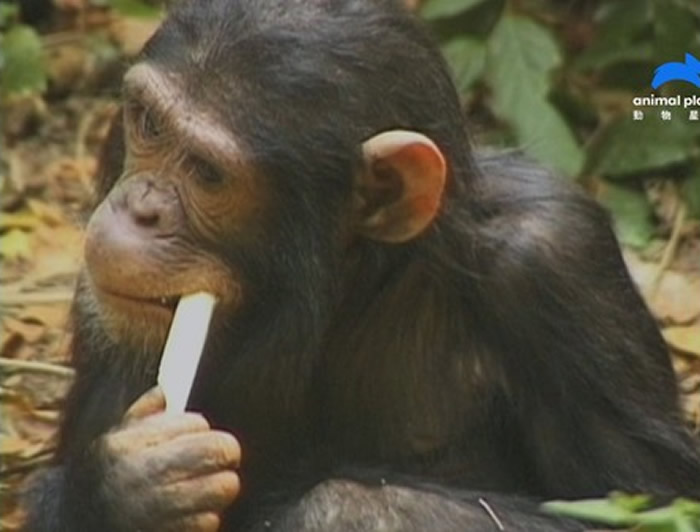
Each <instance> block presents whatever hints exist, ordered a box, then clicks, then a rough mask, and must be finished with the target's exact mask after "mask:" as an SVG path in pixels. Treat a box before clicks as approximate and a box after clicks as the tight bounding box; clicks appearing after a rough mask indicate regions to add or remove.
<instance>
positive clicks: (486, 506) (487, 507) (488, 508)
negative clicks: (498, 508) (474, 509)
mask: <svg viewBox="0 0 700 532" xmlns="http://www.w3.org/2000/svg"><path fill="white" fill-rule="evenodd" d="M479 504H480V505H481V507H482V508H483V509H484V510H486V513H487V514H489V517H490V518H491V519H492V520H493V522H494V523H495V524H496V528H498V530H505V529H506V527H504V526H503V523H502V522H501V520H500V519H499V518H498V516H497V515H496V512H494V511H493V509H492V508H491V506H490V505H489V503H487V502H486V499H484V498H483V497H479Z"/></svg>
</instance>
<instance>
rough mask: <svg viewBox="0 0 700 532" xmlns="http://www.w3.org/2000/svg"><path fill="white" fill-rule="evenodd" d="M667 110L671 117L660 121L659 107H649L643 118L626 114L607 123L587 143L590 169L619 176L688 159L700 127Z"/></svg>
mask: <svg viewBox="0 0 700 532" xmlns="http://www.w3.org/2000/svg"><path fill="white" fill-rule="evenodd" d="M671 112H672V113H674V116H673V118H672V119H671V120H661V118H660V116H659V109H658V108H657V109H654V108H652V109H647V110H645V116H644V119H643V120H633V119H632V117H631V116H627V117H624V118H621V119H619V120H617V121H614V122H611V123H610V124H608V125H607V126H606V127H605V129H604V130H603V132H602V133H601V134H600V135H599V136H598V138H597V139H596V140H595V141H594V142H593V143H592V144H591V146H590V149H589V160H588V165H587V166H588V168H589V170H590V172H592V173H597V174H603V175H607V176H610V177H611V178H622V177H624V176H631V175H633V174H635V173H639V172H642V171H647V170H651V169H654V168H663V167H665V166H669V165H673V164H679V163H684V162H686V161H688V160H689V158H690V157H691V155H692V153H693V150H694V145H695V140H696V139H697V137H698V136H700V128H698V127H697V124H695V123H692V122H689V121H687V120H685V119H683V118H684V117H683V116H680V115H679V113H680V112H681V111H680V110H678V109H673V110H671Z"/></svg>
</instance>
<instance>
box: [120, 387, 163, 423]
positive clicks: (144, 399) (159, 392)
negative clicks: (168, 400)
mask: <svg viewBox="0 0 700 532" xmlns="http://www.w3.org/2000/svg"><path fill="white" fill-rule="evenodd" d="M163 410H165V395H164V394H163V389H162V388H161V387H160V386H154V387H153V388H151V389H150V390H148V391H147V392H146V393H144V394H143V395H142V396H141V397H139V398H138V399H137V400H136V401H134V402H133V403H132V404H131V406H130V407H129V409H128V410H127V411H126V414H124V420H125V421H129V420H132V419H140V418H143V417H146V416H150V415H151V414H156V413H158V412H162V411H163Z"/></svg>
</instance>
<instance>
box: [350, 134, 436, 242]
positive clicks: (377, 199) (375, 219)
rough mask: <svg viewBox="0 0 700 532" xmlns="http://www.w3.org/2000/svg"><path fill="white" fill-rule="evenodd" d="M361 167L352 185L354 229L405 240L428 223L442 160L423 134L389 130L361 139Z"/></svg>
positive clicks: (372, 235)
mask: <svg viewBox="0 0 700 532" xmlns="http://www.w3.org/2000/svg"><path fill="white" fill-rule="evenodd" d="M362 152H363V156H364V161H365V164H364V170H363V171H362V172H361V174H360V175H359V176H358V182H357V183H356V187H355V204H356V213H357V220H358V227H359V232H360V233H361V234H363V235H365V236H367V237H369V238H373V239H375V240H380V241H383V242H392V243H398V242H405V241H407V240H410V239H411V238H413V237H415V236H416V235H418V234H419V233H420V232H422V231H423V230H424V229H426V228H427V227H428V225H430V223H431V222H432V221H433V219H434V218H435V216H436V215H437V212H438V209H439V207H440V200H441V198H442V192H443V189H444V188H445V176H446V172H447V170H446V164H445V158H444V157H443V155H442V153H441V152H440V149H439V148H438V147H437V146H436V145H435V143H434V142H433V141H432V140H430V139H429V138H428V137H426V136H425V135H421V134H420V133H416V132H414V131H405V130H399V129H397V130H393V131H386V132H384V133H380V134H378V135H375V136H374V137H372V138H370V139H368V140H367V141H365V142H364V143H363V145H362Z"/></svg>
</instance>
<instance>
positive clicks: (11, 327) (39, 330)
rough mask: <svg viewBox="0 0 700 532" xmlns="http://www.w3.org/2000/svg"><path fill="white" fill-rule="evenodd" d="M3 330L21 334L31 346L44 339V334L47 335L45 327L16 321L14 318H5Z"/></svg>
mask: <svg viewBox="0 0 700 532" xmlns="http://www.w3.org/2000/svg"><path fill="white" fill-rule="evenodd" d="M3 328H5V329H7V330H8V331H10V332H14V333H16V334H19V335H20V336H21V337H22V338H24V340H25V341H26V342H28V343H30V344H34V343H36V342H38V341H39V340H41V339H42V338H43V337H44V334H46V327H45V326H44V325H42V324H39V323H27V322H26V321H22V320H16V319H14V318H5V319H4V320H3Z"/></svg>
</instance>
